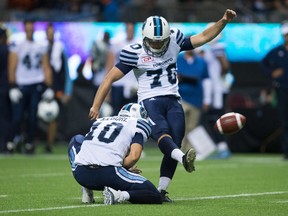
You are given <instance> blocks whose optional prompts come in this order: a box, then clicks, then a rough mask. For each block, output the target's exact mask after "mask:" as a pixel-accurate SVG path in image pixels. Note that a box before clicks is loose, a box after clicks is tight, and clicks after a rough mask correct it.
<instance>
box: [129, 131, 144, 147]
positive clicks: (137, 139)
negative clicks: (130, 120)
mask: <svg viewBox="0 0 288 216" xmlns="http://www.w3.org/2000/svg"><path fill="white" fill-rule="evenodd" d="M132 143H139V144H140V145H141V146H142V147H143V145H144V137H143V135H142V134H141V133H136V134H135V136H134V137H133V139H132V141H131V144H132Z"/></svg>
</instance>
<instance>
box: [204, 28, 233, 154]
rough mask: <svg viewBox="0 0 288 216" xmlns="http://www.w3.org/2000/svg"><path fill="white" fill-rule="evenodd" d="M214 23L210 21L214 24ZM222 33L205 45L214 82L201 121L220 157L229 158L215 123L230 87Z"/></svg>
mask: <svg viewBox="0 0 288 216" xmlns="http://www.w3.org/2000/svg"><path fill="white" fill-rule="evenodd" d="M213 24H214V23H209V24H208V27H209V26H212V25H213ZM221 36H222V34H219V35H218V36H217V37H216V38H214V39H213V40H212V41H211V42H209V43H208V44H206V45H205V47H204V49H203V57H204V59H205V61H206V62H207V65H208V73H209V77H210V79H211V83H212V91H211V93H212V95H211V99H212V102H211V106H210V108H209V109H208V110H207V111H206V112H203V115H202V117H201V123H202V124H203V126H204V127H205V129H206V130H207V132H208V133H209V135H210V136H211V138H212V140H213V141H214V143H215V144H216V147H217V151H218V153H217V155H216V157H218V158H228V157H229V156H230V155H231V152H230V150H229V147H228V144H227V142H226V141H225V139H224V136H223V135H220V134H219V133H217V132H216V131H215V130H214V124H215V122H216V121H217V119H218V118H220V116H221V115H223V114H224V113H225V99H226V96H227V94H228V92H229V87H227V85H226V83H225V76H226V75H227V74H228V72H229V70H230V63H229V61H228V59H227V56H226V51H225V44H224V43H222V42H220V39H221Z"/></svg>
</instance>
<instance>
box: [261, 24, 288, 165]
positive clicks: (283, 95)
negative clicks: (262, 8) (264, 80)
mask: <svg viewBox="0 0 288 216" xmlns="http://www.w3.org/2000/svg"><path fill="white" fill-rule="evenodd" d="M281 34H282V35H283V38H284V42H283V44H281V45H279V46H277V47H275V48H273V49H272V50H271V51H269V52H268V53H267V55H266V56H265V57H264V58H263V60H262V62H261V66H262V70H263V72H264V73H265V74H266V75H268V76H269V77H270V78H271V79H272V84H273V87H274V89H275V91H276V100H277V109H278V113H279V120H280V122H281V124H282V127H283V133H282V136H281V144H282V146H283V152H284V159H285V160H288V22H286V23H283V25H282V28H281Z"/></svg>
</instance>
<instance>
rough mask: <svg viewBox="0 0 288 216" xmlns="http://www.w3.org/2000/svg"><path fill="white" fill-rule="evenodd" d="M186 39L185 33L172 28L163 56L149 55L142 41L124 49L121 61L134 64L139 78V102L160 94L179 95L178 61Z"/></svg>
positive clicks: (135, 72)
mask: <svg viewBox="0 0 288 216" xmlns="http://www.w3.org/2000/svg"><path fill="white" fill-rule="evenodd" d="M184 40H185V38H184V35H183V33H182V32H180V31H179V30H178V29H173V28H172V29H171V35H170V42H169V46H168V50H167V51H166V53H165V54H164V55H163V56H161V57H153V56H150V55H148V54H147V53H146V52H145V50H144V48H143V43H142V42H139V43H136V44H130V45H127V46H126V47H124V48H123V49H122V51H121V53H120V62H121V63H122V64H125V65H129V66H132V67H133V71H134V74H135V76H136V78H137V80H138V102H140V101H142V100H144V99H147V98H151V97H155V96H160V95H162V96H163V95H176V96H179V93H178V79H177V71H176V61H177V56H178V54H179V52H180V51H181V46H182V45H183V43H184Z"/></svg>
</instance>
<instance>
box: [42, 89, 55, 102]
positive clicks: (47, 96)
mask: <svg viewBox="0 0 288 216" xmlns="http://www.w3.org/2000/svg"><path fill="white" fill-rule="evenodd" d="M53 98H54V91H53V89H51V88H47V89H46V90H45V91H44V92H43V94H42V99H44V100H52V99H53Z"/></svg>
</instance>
